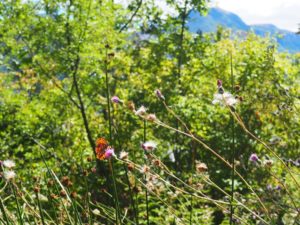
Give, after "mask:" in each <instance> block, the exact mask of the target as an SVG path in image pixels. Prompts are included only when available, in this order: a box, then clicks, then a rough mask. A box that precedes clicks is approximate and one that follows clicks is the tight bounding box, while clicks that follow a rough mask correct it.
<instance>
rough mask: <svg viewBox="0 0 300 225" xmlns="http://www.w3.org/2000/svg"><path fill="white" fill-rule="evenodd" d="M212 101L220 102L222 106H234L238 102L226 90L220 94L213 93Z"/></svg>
mask: <svg viewBox="0 0 300 225" xmlns="http://www.w3.org/2000/svg"><path fill="white" fill-rule="evenodd" d="M212 103H213V104H214V105H215V104H220V105H222V106H224V105H229V106H234V105H236V104H237V103H238V100H237V99H236V98H235V97H234V96H233V95H232V94H230V93H228V92H224V93H222V94H220V93H217V94H215V95H214V100H213V101H212Z"/></svg>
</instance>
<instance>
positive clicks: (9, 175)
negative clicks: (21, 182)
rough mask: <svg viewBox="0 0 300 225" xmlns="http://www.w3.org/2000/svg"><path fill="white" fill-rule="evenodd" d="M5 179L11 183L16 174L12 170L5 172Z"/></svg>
mask: <svg viewBox="0 0 300 225" xmlns="http://www.w3.org/2000/svg"><path fill="white" fill-rule="evenodd" d="M3 175H4V178H5V179H6V180H7V181H9V180H12V179H14V178H15V176H16V173H15V172H14V171H12V170H8V171H4V172H3Z"/></svg>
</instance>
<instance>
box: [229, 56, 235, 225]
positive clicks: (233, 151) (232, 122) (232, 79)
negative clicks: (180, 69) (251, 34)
mask: <svg viewBox="0 0 300 225" xmlns="http://www.w3.org/2000/svg"><path fill="white" fill-rule="evenodd" d="M230 75H231V88H232V91H233V85H234V76H233V66H232V52H230ZM230 123H231V142H232V146H231V151H232V152H231V154H232V155H231V165H232V169H231V200H230V201H231V204H230V225H231V224H233V220H232V219H233V214H234V208H233V196H234V170H235V128H234V119H231V121H230Z"/></svg>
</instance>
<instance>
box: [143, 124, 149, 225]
mask: <svg viewBox="0 0 300 225" xmlns="http://www.w3.org/2000/svg"><path fill="white" fill-rule="evenodd" d="M143 139H144V143H145V142H146V140H147V122H146V120H145V119H144V136H143ZM144 178H145V180H146V175H145V176H144ZM145 197H146V216H147V225H149V224H150V221H149V202H148V189H147V188H146V190H145Z"/></svg>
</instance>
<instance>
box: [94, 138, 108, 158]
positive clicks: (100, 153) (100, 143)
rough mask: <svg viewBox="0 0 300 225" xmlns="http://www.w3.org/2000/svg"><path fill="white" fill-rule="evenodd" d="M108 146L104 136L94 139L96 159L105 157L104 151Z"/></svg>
mask: <svg viewBox="0 0 300 225" xmlns="http://www.w3.org/2000/svg"><path fill="white" fill-rule="evenodd" d="M107 147H108V142H107V141H106V140H105V138H98V139H97V141H96V156H97V159H100V160H104V159H105V151H106V149H107Z"/></svg>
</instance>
